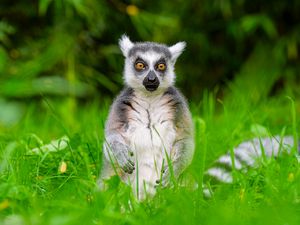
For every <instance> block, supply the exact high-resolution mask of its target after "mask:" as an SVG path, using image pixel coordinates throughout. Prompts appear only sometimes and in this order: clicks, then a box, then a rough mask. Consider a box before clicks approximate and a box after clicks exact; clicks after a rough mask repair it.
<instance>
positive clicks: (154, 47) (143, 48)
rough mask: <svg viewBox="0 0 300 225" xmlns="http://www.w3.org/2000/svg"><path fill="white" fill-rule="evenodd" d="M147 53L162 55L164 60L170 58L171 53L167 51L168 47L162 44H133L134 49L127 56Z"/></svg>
mask: <svg viewBox="0 0 300 225" xmlns="http://www.w3.org/2000/svg"><path fill="white" fill-rule="evenodd" d="M147 51H154V52H157V53H161V54H163V55H164V56H165V57H166V58H168V59H170V58H171V52H170V51H169V49H168V47H167V46H166V45H163V44H158V43H154V42H142V43H140V42H137V43H135V45H134V47H133V48H132V49H130V50H129V53H128V56H129V57H132V56H134V55H136V54H137V53H138V52H141V53H145V52H147Z"/></svg>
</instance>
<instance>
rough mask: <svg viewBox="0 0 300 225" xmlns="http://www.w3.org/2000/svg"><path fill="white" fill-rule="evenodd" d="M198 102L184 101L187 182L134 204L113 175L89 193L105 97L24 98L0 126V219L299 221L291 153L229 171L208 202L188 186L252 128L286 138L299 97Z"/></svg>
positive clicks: (299, 185)
mask: <svg viewBox="0 0 300 225" xmlns="http://www.w3.org/2000/svg"><path fill="white" fill-rule="evenodd" d="M207 99H210V100H209V101H206V100H205V101H202V102H201V103H200V104H196V103H194V102H191V103H190V104H191V108H192V111H193V118H194V121H195V125H196V131H197V132H196V134H197V140H196V146H197V149H196V153H195V157H194V160H193V163H192V165H191V166H190V167H189V168H188V170H187V171H186V173H185V176H184V177H183V178H182V183H185V184H186V185H185V186H181V185H176V186H175V187H173V188H166V189H162V188H158V193H157V195H156V196H155V197H154V198H153V199H150V200H147V201H145V202H142V203H139V202H137V201H136V200H135V198H134V196H133V194H132V191H131V188H130V187H128V186H126V185H125V184H123V183H122V182H120V181H119V179H118V178H117V177H114V178H113V179H111V180H110V181H109V182H108V186H109V188H108V190H107V191H104V192H99V191H98V190H97V189H96V180H97V178H98V175H99V171H100V168H101V157H102V156H101V151H102V143H103V138H104V137H103V127H104V123H105V120H106V116H107V113H108V108H109V104H110V101H104V102H101V101H95V102H91V103H89V104H82V105H79V104H77V103H76V102H75V105H71V106H70V105H68V104H66V102H68V101H69V100H49V99H48V100H42V101H41V102H40V103H37V102H36V103H32V104H29V105H28V106H27V107H26V115H25V116H24V117H23V119H22V120H21V121H20V122H19V123H18V124H16V125H14V126H12V127H6V128H4V127H3V128H1V135H0V224H9V225H10V224H230V225H232V224H238V225H240V224H249V225H250V224H251V225H252V224H272V225H274V224H299V223H300V193H299V192H300V167H299V163H298V161H297V158H296V156H295V155H286V156H283V157H281V158H279V159H277V160H274V159H272V160H267V161H266V162H264V163H263V164H262V165H261V167H259V168H257V169H251V170H249V171H248V172H247V174H242V173H238V172H237V171H236V174H235V175H236V176H235V180H234V183H233V184H230V185H228V184H227V185H224V184H223V185H220V186H218V187H217V188H215V189H214V191H215V194H214V196H213V197H212V198H211V199H205V198H203V197H202V195H201V193H202V187H201V185H197V183H198V184H199V183H201V182H202V175H203V170H204V169H207V168H208V167H209V166H210V165H211V163H212V162H213V161H214V160H215V159H216V158H217V157H218V156H220V155H221V154H223V153H225V152H226V151H227V150H229V149H231V148H233V147H234V146H236V145H237V144H238V143H240V142H241V141H242V140H247V139H249V138H252V137H253V136H255V134H254V133H253V130H251V126H252V125H253V124H259V125H261V126H262V127H264V128H265V129H266V130H268V131H269V132H270V133H271V134H280V133H281V132H282V130H283V129H284V130H285V133H288V134H294V133H295V129H296V127H299V123H297V120H296V119H297V118H296V114H297V113H296V114H295V112H299V103H298V102H297V101H296V102H295V106H293V107H291V104H290V100H289V99H287V98H286V97H285V96H282V97H277V98H276V99H275V98H274V99H273V98H271V99H269V100H268V101H265V102H262V103H260V104H257V105H256V106H255V108H254V107H252V106H251V107H249V106H246V105H245V104H243V107H241V108H238V107H237V108H234V107H231V108H230V107H229V106H228V105H226V103H224V104H223V103H221V102H220V101H216V100H215V99H214V97H213V96H210V97H208V98H207ZM291 112H293V114H292V113H291ZM291 115H293V116H291ZM294 117H295V118H294ZM65 135H66V136H67V137H68V138H69V141H68V144H67V146H66V147H64V148H63V149H59V147H58V148H57V151H55V150H54V151H52V152H45V153H42V152H41V153H36V152H34V153H33V152H32V149H35V148H40V147H41V146H43V145H45V144H48V143H50V142H51V141H53V140H57V139H59V138H61V137H63V136H65Z"/></svg>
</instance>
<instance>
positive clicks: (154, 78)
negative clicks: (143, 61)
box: [147, 71, 157, 83]
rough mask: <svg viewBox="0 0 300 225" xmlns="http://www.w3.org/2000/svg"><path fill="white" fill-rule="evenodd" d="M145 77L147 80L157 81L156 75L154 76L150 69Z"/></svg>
mask: <svg viewBox="0 0 300 225" xmlns="http://www.w3.org/2000/svg"><path fill="white" fill-rule="evenodd" d="M147 77H148V81H149V82H150V83H155V82H157V76H156V74H155V73H154V72H153V71H150V72H149V74H148V76H147Z"/></svg>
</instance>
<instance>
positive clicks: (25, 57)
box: [0, 0, 300, 100]
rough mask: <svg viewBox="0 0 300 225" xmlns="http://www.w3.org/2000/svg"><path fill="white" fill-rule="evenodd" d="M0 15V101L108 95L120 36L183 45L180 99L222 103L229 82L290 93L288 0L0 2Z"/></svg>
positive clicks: (293, 50) (292, 62)
mask: <svg viewBox="0 0 300 225" xmlns="http://www.w3.org/2000/svg"><path fill="white" fill-rule="evenodd" d="M0 18H1V20H0V43H1V46H0V97H1V96H2V98H5V99H10V98H18V99H22V100H23V99H32V98H33V97H34V98H35V97H37V98H39V97H41V96H59V97H60V96H73V97H76V98H81V99H82V98H83V99H85V100H86V99H90V98H93V97H95V96H96V97H99V96H100V97H112V96H114V95H116V93H117V92H118V91H119V90H120V89H121V88H122V76H121V74H122V67H123V56H122V55H121V53H120V51H119V49H118V46H117V42H118V39H119V37H120V36H121V35H122V34H124V33H126V34H128V35H129V36H130V38H131V39H132V40H133V41H144V40H147V41H158V42H163V43H166V44H169V45H171V44H174V43H176V42H177V41H181V40H184V41H186V42H187V48H186V51H185V52H184V54H183V55H182V56H181V57H180V59H179V60H178V62H177V67H176V70H177V85H178V86H179V87H180V88H181V89H182V90H183V92H184V94H185V95H186V96H188V97H189V98H190V99H195V100H198V99H200V97H201V96H202V93H203V90H204V89H208V90H213V91H214V92H215V93H216V94H217V96H218V97H219V98H222V97H223V95H224V94H226V90H227V89H228V87H230V84H232V83H233V85H236V84H239V85H240V83H239V81H236V80H237V79H239V78H238V77H242V78H241V79H240V80H243V82H242V83H244V84H242V85H241V87H242V89H245V88H246V87H253V86H255V85H257V84H258V85H261V86H259V87H260V88H261V87H266V90H263V92H265V93H264V95H265V94H267V95H270V94H271V95H274V94H276V93H277V92H278V91H281V90H283V89H293V90H294V91H293V93H294V94H295V93H296V94H297V93H298V94H299V90H297V82H298V84H299V78H298V77H297V76H299V71H300V70H299V42H300V23H299V22H300V1H298V0H294V1H293V0H289V1H281V0H274V1H258V0H235V1H226V0H206V1H203V0H190V1H183V0H175V1H158V0H154V1H139V0H136V1H120V0H106V1H104V0H102V1H97V0H85V1H84V0H76V1H75V0H54V1H51V0H39V1H37V0H34V1H26V0H19V1H11V0H1V3H0ZM263 77H264V78H263ZM244 80H247V82H246V81H244ZM245 83H246V84H245ZM260 90H261V89H258V92H260Z"/></svg>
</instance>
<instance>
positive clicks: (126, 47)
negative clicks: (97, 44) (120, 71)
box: [119, 34, 134, 57]
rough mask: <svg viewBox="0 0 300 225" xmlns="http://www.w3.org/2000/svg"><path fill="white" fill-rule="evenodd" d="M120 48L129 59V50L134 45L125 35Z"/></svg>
mask: <svg viewBox="0 0 300 225" xmlns="http://www.w3.org/2000/svg"><path fill="white" fill-rule="evenodd" d="M119 46H120V49H121V51H122V53H123V55H124V56H125V57H127V56H128V52H129V50H130V49H131V48H132V47H133V46H134V44H133V43H132V42H131V41H130V39H129V37H127V36H126V35H125V34H123V35H122V37H121V38H120V39H119Z"/></svg>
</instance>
